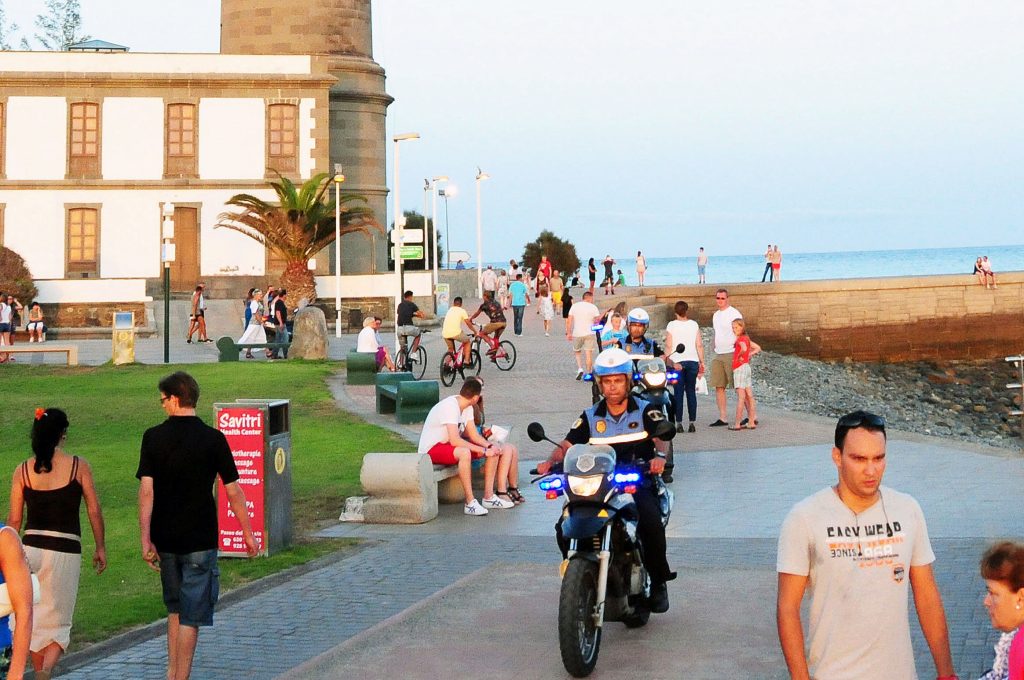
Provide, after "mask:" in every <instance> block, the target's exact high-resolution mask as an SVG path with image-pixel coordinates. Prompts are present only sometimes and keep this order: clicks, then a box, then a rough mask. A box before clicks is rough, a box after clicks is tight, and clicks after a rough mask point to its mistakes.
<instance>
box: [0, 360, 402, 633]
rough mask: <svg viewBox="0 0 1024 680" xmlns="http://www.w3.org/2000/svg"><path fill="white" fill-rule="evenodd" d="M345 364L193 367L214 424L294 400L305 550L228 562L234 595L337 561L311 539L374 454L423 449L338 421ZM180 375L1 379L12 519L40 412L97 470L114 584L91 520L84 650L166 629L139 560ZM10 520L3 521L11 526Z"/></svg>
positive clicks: (75, 372)
mask: <svg viewBox="0 0 1024 680" xmlns="http://www.w3.org/2000/svg"><path fill="white" fill-rule="evenodd" d="M338 367H339V365H338V364H337V363H336V362H288V363H285V362H276V363H273V364H267V363H262V362H260V363H254V364H234V363H230V364H197V365H191V366H186V367H184V368H185V369H186V370H188V371H189V372H190V373H191V374H192V375H193V376H195V378H196V380H198V381H199V387H200V390H201V396H200V402H199V406H198V409H197V411H198V413H199V415H200V417H202V418H203V420H205V421H206V422H207V423H212V422H213V417H212V405H213V404H214V403H215V402H225V401H228V402H229V401H234V400H235V399H239V398H286V399H290V400H291V426H292V479H293V485H294V488H293V494H294V499H293V502H294V505H293V516H294V518H295V523H296V526H295V529H296V531H295V535H296V537H297V540H296V545H294V546H293V547H292V548H291V549H290V550H287V551H283V552H281V553H278V554H276V555H274V556H273V557H270V558H258V559H256V560H253V561H246V560H236V559H230V560H229V559H225V560H222V561H221V574H222V587H223V588H224V589H230V588H231V587H233V586H238V585H239V584H242V583H245V582H247V581H251V580H254V579H258V578H260V577H262V576H265V575H267V574H269V573H272V572H276V571H280V570H282V569H285V568H288V567H291V566H293V565H296V564H301V563H304V562H307V561H309V560H311V559H313V558H315V557H318V556H320V555H323V554H325V553H328V552H332V551H335V550H339V549H343V548H344V547H345V546H346V545H347V543H346V542H343V541H324V540H314V539H311V538H309V534H310V532H311V531H312V530H314V529H316V528H317V527H319V526H322V525H323V524H325V523H327V522H329V521H333V520H335V519H337V516H338V513H339V512H340V510H341V506H342V501H343V498H344V497H345V496H349V495H352V494H354V493H358V492H359V467H360V463H361V461H362V456H363V453H365V452H366V451H409V450H411V448H412V447H411V446H410V445H409V443H408V442H406V441H404V440H402V439H401V438H399V437H398V436H397V435H394V434H393V433H391V432H388V431H387V430H383V429H381V428H378V427H375V426H372V425H368V424H366V423H364V422H363V421H361V420H359V419H358V418H356V417H354V416H351V415H349V414H348V413H345V412H343V411H340V410H338V409H337V408H336V407H335V405H334V402H333V400H332V399H331V395H330V392H329V390H328V389H327V387H326V384H325V382H324V380H325V378H326V377H327V376H329V375H330V374H331V373H332V372H334V371H336V370H338ZM178 368H179V367H176V366H172V367H170V368H168V367H165V366H122V367H113V366H102V367H96V368H57V367H52V368H51V367H31V366H10V365H5V366H4V367H3V370H2V371H0V386H2V389H3V393H4V398H3V404H4V413H3V418H2V419H0V441H2V442H3V447H2V450H3V451H4V454H5V458H4V460H3V461H2V466H0V502H2V503H0V508H3V511H4V513H6V510H7V508H8V500H9V497H10V481H9V478H8V477H7V475H9V474H10V472H11V471H13V470H14V468H15V467H16V466H17V465H18V464H19V463H20V461H22V460H24V459H25V458H28V457H29V456H31V454H32V450H31V446H30V443H29V431H30V429H31V425H32V418H33V413H34V411H35V409H36V407H44V408H45V407H50V406H55V407H58V408H62V409H64V410H65V411H66V412H67V413H68V419H69V420H70V421H71V427H70V428H69V430H68V442H67V450H68V451H69V452H70V453H73V454H77V455H80V456H83V457H84V458H86V459H87V460H88V461H89V463H90V464H91V465H92V467H93V471H94V474H95V477H96V484H97V488H98V492H99V495H100V501H101V503H102V505H103V514H104V516H105V519H106V526H107V563H108V568H107V571H106V572H105V573H103V574H102V575H100V576H97V575H96V574H95V573H94V572H93V571H92V570H91V569H90V568H88V566H89V565H90V564H91V558H92V546H93V541H92V533H91V531H90V530H89V528H88V527H89V523H88V519H87V517H86V516H85V512H84V509H83V512H82V530H83V534H84V535H83V541H84V543H83V567H84V568H83V574H82V580H81V585H80V586H79V595H78V607H77V610H76V611H75V624H74V630H73V634H72V645H75V644H76V643H81V642H87V641H94V640H100V639H103V638H106V637H109V636H110V635H112V634H114V633H116V632H118V631H120V630H124V629H126V628H129V627H132V626H135V625H138V624H141V623H147V622H150V621H153V620H156V619H159V618H161V617H162V616H163V615H164V614H165V611H164V609H163V602H162V600H161V598H160V580H159V575H158V574H156V572H153V571H150V570H149V569H148V568H147V567H146V565H145V564H144V563H143V561H142V558H141V556H140V552H139V531H138V520H137V513H136V492H137V489H138V482H137V480H136V479H135V470H136V467H137V466H138V460H139V444H140V442H141V441H142V433H143V432H144V431H145V430H146V429H147V428H149V427H151V426H153V425H156V424H158V423H160V422H161V421H162V420H163V419H164V418H165V415H164V413H163V411H162V409H161V408H160V404H159V393H158V392H157V388H156V385H157V382H158V381H159V380H160V378H162V377H163V376H165V375H167V374H168V373H170V372H171V371H172V370H177V369H178ZM5 516H6V514H5V515H3V516H0V519H2V518H3V517H5Z"/></svg>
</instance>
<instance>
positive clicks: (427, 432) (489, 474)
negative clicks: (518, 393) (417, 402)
mask: <svg viewBox="0 0 1024 680" xmlns="http://www.w3.org/2000/svg"><path fill="white" fill-rule="evenodd" d="M482 392H483V385H482V384H481V383H480V381H479V380H474V379H472V378H470V379H469V380H467V381H466V382H465V383H463V385H462V389H460V390H459V393H458V394H454V395H452V396H450V397H447V398H445V399H442V400H441V401H439V402H438V403H436V404H435V405H434V407H433V408H432V409H430V413H428V414H427V419H426V421H425V422H424V423H423V431H422V432H421V433H420V443H419V448H418V449H417V450H418V451H419V452H420V453H425V454H427V455H428V456H430V460H431V461H432V462H433V463H434V464H435V465H457V466H458V469H459V481H460V482H462V490H463V492H464V493H465V501H466V507H465V508H464V512H465V513H466V514H467V515H472V516H476V517H479V516H482V515H486V514H487V511H488V509H491V510H507V509H508V508H513V507H515V503H513V502H512V501H510V500H508V488H507V483H508V468H509V465H510V464H511V462H512V456H511V455H509V452H508V450H507V449H506V448H505V447H503V446H502V445H501V444H496V443H493V442H489V441H487V440H486V439H484V438H483V437H482V436H480V433H479V432H478V431H477V429H476V427H475V426H474V422H473V406H474V405H475V404H476V403H477V402H479V401H480V398H481V394H482ZM460 428H463V432H462V433H460V432H459V429H460ZM474 458H485V459H486V460H485V462H484V497H483V503H480V502H479V501H477V499H476V497H475V496H474V495H473V459H474ZM495 475H497V479H498V492H499V494H500V495H495V493H494V481H495ZM502 495H504V496H505V497H504V498H502Z"/></svg>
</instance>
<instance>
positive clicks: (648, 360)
mask: <svg viewBox="0 0 1024 680" xmlns="http://www.w3.org/2000/svg"><path fill="white" fill-rule="evenodd" d="M626 324H627V328H628V327H629V325H630V324H642V325H643V326H644V327H649V326H650V324H651V317H650V316H649V315H648V314H647V310H645V309H643V308H641V307H636V308H633V309H631V310H629V314H628V315H627V317H626ZM656 348H657V345H656V344H655V342H654V340H651V339H650V338H647V337H646V336H645V337H643V338H642V339H641V340H640V341H639V342H636V343H634V342H632V338H631V337H627V338H626V342H625V343H624V345H623V347H622V349H624V350H625V351H626V353H627V354H629V355H630V357H631V358H632V359H633V366H634V370H633V390H632V393H633V394H634V395H635V396H637V397H639V398H640V399H643V400H644V401H646V402H648V403H650V404H654V406H656V407H658V409H660V410H661V414H662V415H663V416H665V419H666V420H671V419H672V417H673V413H672V395H671V394H670V393H669V390H668V386H669V385H675V384H676V383H677V382H678V381H679V373H678V371H670V370H668V368H667V367H666V365H665V360H664V359H663V358H661V357H656V356H654V352H655V351H656ZM685 350H686V346H685V345H683V344H682V343H680V344H678V345H677V346H676V349H675V351H676V352H678V353H680V354H681V353H682V352H684V351H685ZM675 467H676V463H675V455H674V445H673V443H672V442H671V441H669V443H668V453H667V454H666V461H665V472H663V473H662V475H661V478H662V479H663V480H664V481H665V483H666V484H671V483H672V473H673V471H674V470H675Z"/></svg>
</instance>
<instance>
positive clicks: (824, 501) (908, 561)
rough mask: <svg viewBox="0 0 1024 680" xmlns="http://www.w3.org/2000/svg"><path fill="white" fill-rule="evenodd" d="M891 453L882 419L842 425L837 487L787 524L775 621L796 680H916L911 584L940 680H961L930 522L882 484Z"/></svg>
mask: <svg viewBox="0 0 1024 680" xmlns="http://www.w3.org/2000/svg"><path fill="white" fill-rule="evenodd" d="M885 448H886V438H885V420H884V419H882V418H881V417H879V416H876V415H874V414H872V413H867V412H865V411H854V412H853V413H850V414H848V415H845V416H843V417H842V418H840V419H839V423H838V424H837V425H836V433H835V446H834V447H833V449H832V462H833V463H835V466H836V468H837V470H838V471H839V482H838V483H837V484H836V485H835V486H829V487H825V488H824V489H822V490H821V491H819V492H818V493H816V494H814V495H813V496H809V497H808V498H805V499H804V500H802V501H801V502H799V503H797V504H796V505H795V506H794V507H793V509H792V510H791V511H790V513H789V515H788V516H787V517H786V519H785V521H784V522H783V524H782V531H781V533H780V535H779V550H778V560H777V564H776V570H777V571H778V574H779V590H778V602H777V610H776V615H777V622H778V632H779V641H780V643H781V645H782V653H783V655H784V656H785V657H786V665H787V666H788V667H789V674H790V676H791V677H792V678H793V679H794V680H807V679H808V678H815V679H816V680H860V679H861V678H899V679H900V680H914V679H915V678H917V673H916V671H915V668H914V650H913V648H912V647H911V642H910V621H909V614H908V611H907V600H908V598H907V596H908V592H907V588H908V586H909V587H910V588H913V591H914V604H915V606H916V608H917V618H918V620H919V621H920V623H921V631H922V632H923V633H924V637H925V640H927V642H928V648H929V649H930V650H931V653H932V659H933V661H934V662H935V669H936V671H937V675H938V678H939V680H950V679H955V678H956V675H955V673H954V670H953V661H952V657H951V655H950V651H949V632H948V630H947V627H946V614H945V611H944V610H943V607H942V596H941V595H940V594H939V589H938V586H937V585H936V583H935V575H934V574H933V573H932V563H933V562H934V561H935V554H934V553H933V552H932V548H931V543H930V542H929V540H928V527H927V525H926V524H925V521H924V514H923V513H922V512H921V507H920V506H919V505H918V504H917V501H915V500H914V499H913V498H912V497H911V496H908V495H907V494H904V493H900V492H898V491H894V490H893V489H890V488H888V487H883V486H882V485H881V484H882V475H883V474H884V472H885V464H886V461H885ZM808 589H809V590H810V592H811V606H810V610H809V619H810V625H809V627H808V638H809V645H808V650H807V651H805V647H804V631H803V624H802V622H801V620H800V603H801V601H802V600H803V597H804V592H805V591H806V590H808Z"/></svg>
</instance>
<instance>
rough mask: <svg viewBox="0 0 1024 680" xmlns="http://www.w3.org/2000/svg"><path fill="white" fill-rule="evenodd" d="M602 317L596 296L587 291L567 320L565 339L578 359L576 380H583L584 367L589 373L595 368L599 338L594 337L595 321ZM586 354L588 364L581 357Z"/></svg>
mask: <svg viewBox="0 0 1024 680" xmlns="http://www.w3.org/2000/svg"><path fill="white" fill-rule="evenodd" d="M600 316H601V311H600V310H599V309H598V308H597V306H596V305H595V304H594V294H593V293H591V292H590V291H587V292H586V293H584V294H583V299H582V300H580V301H579V302H577V303H575V304H574V305H573V306H572V309H570V310H569V316H567V317H566V318H565V337H566V339H568V340H569V342H571V343H572V351H573V354H574V355H575V357H576V379H577V380H582V379H583V367H584V365H586V368H587V371H586V372H587V373H590V372H591V370H592V369H593V367H594V352H596V351H597V336H596V335H594V330H593V326H594V321H596V320H597V319H598V318H600ZM583 353H586V364H584V363H583V361H582V357H581V355H582V354H583Z"/></svg>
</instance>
